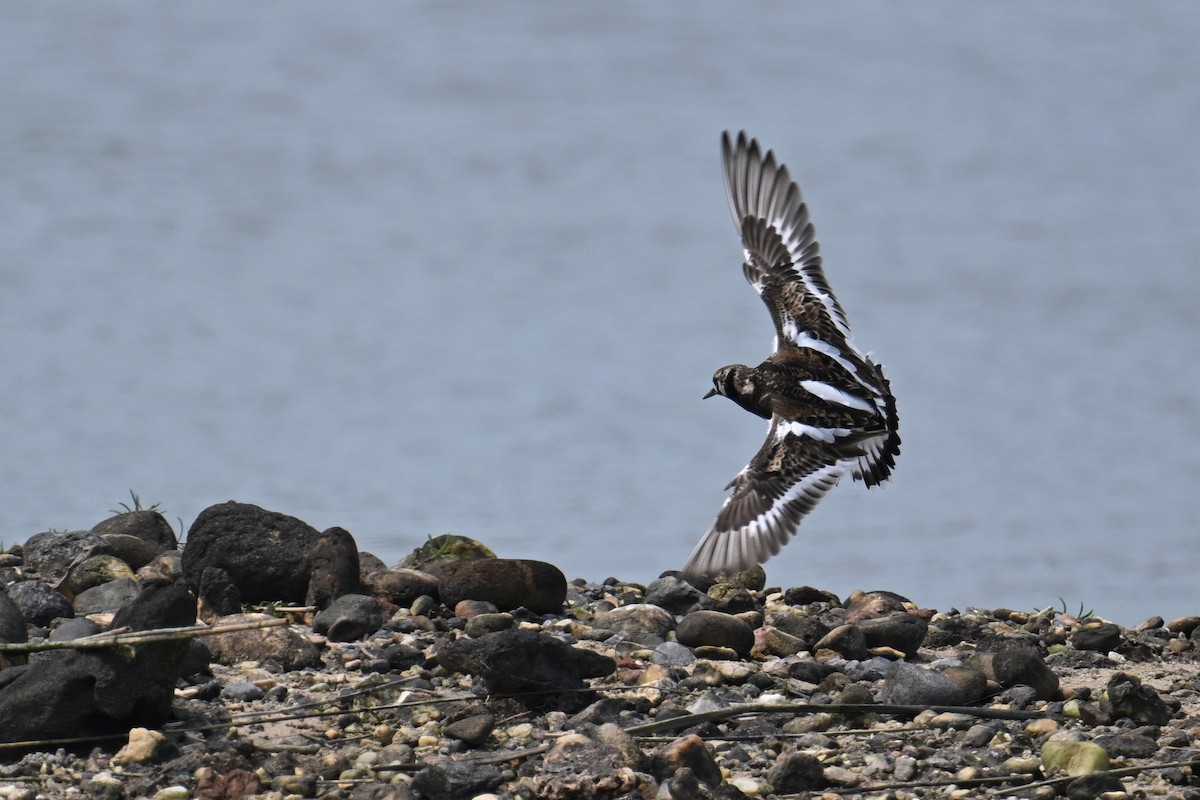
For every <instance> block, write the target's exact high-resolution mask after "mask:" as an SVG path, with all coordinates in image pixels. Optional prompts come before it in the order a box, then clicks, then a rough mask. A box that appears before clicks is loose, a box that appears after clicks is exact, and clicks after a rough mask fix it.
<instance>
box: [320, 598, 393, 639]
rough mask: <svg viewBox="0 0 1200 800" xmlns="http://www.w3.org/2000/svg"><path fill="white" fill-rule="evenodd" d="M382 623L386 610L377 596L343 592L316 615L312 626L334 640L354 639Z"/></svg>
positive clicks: (365, 634)
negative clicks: (383, 609)
mask: <svg viewBox="0 0 1200 800" xmlns="http://www.w3.org/2000/svg"><path fill="white" fill-rule="evenodd" d="M382 627H383V612H382V611H381V610H380V608H379V603H377V602H376V601H375V598H374V597H367V596H366V595H365V594H344V595H342V596H341V597H339V598H337V599H336V600H334V601H333V602H332V603H330V604H329V607H328V608H326V609H325V610H324V611H320V612H318V613H317V615H316V616H315V617H313V623H312V628H313V632H314V633H319V634H322V635H324V636H325V637H327V638H328V639H329V640H330V641H333V642H352V641H354V640H355V639H361V638H362V637H364V636H367V635H369V634H372V633H374V632H375V631H377V630H379V629H380V628H382Z"/></svg>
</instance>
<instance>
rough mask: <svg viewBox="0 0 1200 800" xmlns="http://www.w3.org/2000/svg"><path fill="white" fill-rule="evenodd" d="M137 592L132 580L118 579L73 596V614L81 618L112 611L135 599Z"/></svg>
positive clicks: (137, 589)
mask: <svg viewBox="0 0 1200 800" xmlns="http://www.w3.org/2000/svg"><path fill="white" fill-rule="evenodd" d="M138 591H139V587H138V584H137V582H136V581H135V580H133V579H132V578H120V579H118V580H115V581H109V582H108V583H102V584H100V585H99V586H93V587H92V588H90V589H86V590H84V591H82V592H80V593H79V594H77V595H76V596H75V602H74V604H73V605H74V608H75V613H76V614H77V615H80V616H83V615H85V614H99V613H102V612H105V611H112V610H113V609H115V608H120V607H121V606H123V605H125V604H126V603H128V602H129V601H131V600H133V598H135V597H137V595H138Z"/></svg>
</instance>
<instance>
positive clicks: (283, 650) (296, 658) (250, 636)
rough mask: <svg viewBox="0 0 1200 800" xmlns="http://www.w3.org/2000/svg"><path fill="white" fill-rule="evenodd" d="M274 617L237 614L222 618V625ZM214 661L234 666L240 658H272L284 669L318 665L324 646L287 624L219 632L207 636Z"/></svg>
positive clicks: (219, 621) (243, 659) (289, 669)
mask: <svg viewBox="0 0 1200 800" xmlns="http://www.w3.org/2000/svg"><path fill="white" fill-rule="evenodd" d="M267 619H272V617H270V616H269V615H267V614H234V615H231V616H228V617H221V618H220V619H219V620H217V621H216V624H219V625H234V624H238V623H243V622H255V621H259V620H267ZM206 643H207V645H208V649H209V651H210V652H211V653H212V658H213V660H214V661H216V662H218V663H221V664H225V665H227V666H232V665H234V664H237V663H238V662H241V661H260V662H264V663H265V662H268V661H272V662H274V663H276V664H278V665H279V666H280V667H281V668H282V669H283V670H284V671H291V670H295V669H304V668H305V667H317V666H320V664H321V649H320V648H319V647H317V645H315V644H313V643H312V642H311V641H309V639H308V637H307V636H305V635H303V634H301V633H300V632H299V631H297V630H294V629H292V628H290V627H287V626H282V627H273V628H257V629H251V630H245V631H233V632H230V633H219V634H216V635H214V636H208V637H206Z"/></svg>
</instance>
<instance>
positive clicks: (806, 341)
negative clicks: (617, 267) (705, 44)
mask: <svg viewBox="0 0 1200 800" xmlns="http://www.w3.org/2000/svg"><path fill="white" fill-rule="evenodd" d="M721 152H722V163H723V166H724V175H725V191H726V195H727V196H728V200H729V207H730V210H731V211H732V212H733V220H734V224H735V225H736V226H737V229H738V233H739V234H740V236H741V240H742V248H743V253H744V262H743V264H742V272H743V273H744V274H745V276H746V280H747V281H749V282H750V285H751V286H753V287H754V290H755V291H756V292H758V295H759V296H760V297H761V298H762V300H763V303H765V304H766V307H767V311H768V312H769V313H770V315H771V321H772V322H773V323H774V326H775V342H774V352H773V353H771V355H770V356H769V357H768V358H767V359H766V360H765V361H763V362H762V363H761V364H759V365H758V366H756V367H750V366H746V365H744V364H731V365H729V366H726V367H721V368H720V369H718V370H717V371H716V372H715V373H714V374H713V379H712V388H711V389H710V390H709V392H708V394H706V395H704V396H705V397H706V398H708V397H714V396H716V395H721V396H724V397H727V398H729V399H730V400H732V401H733V402H735V403H737V404H738V405H739V406H741V407H742V408H744V409H745V410H747V411H749V412H751V413H752V414H757V415H758V416H760V417H763V418H764V419H767V420H769V421H770V425H769V427H768V429H767V438H766V441H764V442H763V445H762V447H761V448H759V450H758V452H757V453H756V454H755V455H754V457H753V458H752V459H750V463H748V464H747V465H746V466H745V467H744V468H743V469H742V470H741V471H740V472H739V473H738V474H737V475H736V476H734V478H733V480H732V481H730V483H729V485H728V486H726V487H725V488H726V489H727V490H732V491H731V492H730V494H729V496H728V497H727V498H726V499H725V501H724V503H723V504H722V505H721V507H720V509H719V511H718V512H717V517H716V520H715V521H714V522H713V524H712V526H711V527H710V528H709V529H708V532H707V533H705V534H704V536H703V538H701V540H700V542H699V543H698V544H697V545H696V547H695V549H694V550H693V551H692V553H691V555H690V556H689V557H688V559H687V562H686V563H685V565H684V567H683V569H682V570H681V574H682V575H683V576H684V577H685V578H687V579H688V580H691V581H692V582H701V581H705V580H708V581H712V580H717V579H719V578H721V577H722V576H731V575H733V574H735V573H737V572H740V571H743V570H746V569H750V568H752V567H754V566H755V565H758V564H762V563H763V562H765V561H766V560H767V559H769V558H770V557H771V556H773V555H775V554H776V553H778V552H779V550H780V548H782V547H783V545H784V544H786V543H787V542H788V541H789V540H790V539H791V538H792V537H793V536H794V535H795V533H796V530H797V528H798V527H799V525H800V522H801V520H802V519H803V518H804V517H805V515H807V514H808V513H809V512H810V511H812V509H813V507H814V506H816V504H817V502H818V501H819V500H820V499H821V498H822V497H824V496H825V494H826V493H827V492H828V491H829V490H830V489H832V488H833V487H834V486H835V485H837V483H838V481H839V480H840V479H841V478H842V477H843V475H845V473H846V472H850V473H851V475H852V476H853V477H854V479H855V480H858V481H862V482H863V483H864V484H865V485H866V486H867V487H872V486H878V485H879V484H881V483H883V482H884V481H886V480H887V479H888V477H889V476H890V475H891V472H892V469H893V467H895V464H896V456H897V455H899V453H900V433H899V427H900V423H899V417H898V415H897V413H896V400H895V398H894V397H893V396H892V390H891V385H890V384H889V382H888V379H887V377H885V375H884V373H883V367H882V366H881V365H880V364H878V363H876V362H875V361H874V360H872V358H871V356H870V355H869V354H866V353H863V352H862V351H861V350H860V349H859V348H858V346H857V345H856V344H855V343H854V336H853V333H852V332H851V330H850V323H849V322H848V321H847V319H846V312H845V311H844V310H843V309H842V305H841V303H839V302H838V300H837V298H836V297H835V296H834V294H833V291H832V290H831V289H830V288H829V282H828V281H827V280H826V279H825V273H824V271H823V269H822V262H821V253H820V248H819V247H818V245H817V240H816V236H815V233H814V229H813V224H812V222H811V220H810V219H809V213H808V206H807V205H806V204H805V202H804V200H803V198H802V197H801V194H800V189H799V187H798V186H797V185H796V183H795V182H794V181H793V180H792V179H791V177H790V176H789V174H788V169H787V167H786V166H785V165H784V164H782V163H779V162H778V161H777V160H776V158H775V154H774V152H773V151H771V150H767V151H766V152H763V149H762V147H761V146H760V145H759V143H758V140H756V139H752V138H748V137H747V135H746V133H745V131H742V132H740V133H738V135H737V139H736V141H734V139H733V138H732V137H731V136H730V133H729V132H728V131H726V132H724V133H723V134H722V136H721Z"/></svg>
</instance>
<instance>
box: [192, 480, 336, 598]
mask: <svg viewBox="0 0 1200 800" xmlns="http://www.w3.org/2000/svg"><path fill="white" fill-rule="evenodd" d="M318 536H320V534H319V533H318V532H317V531H316V530H315V529H314V528H313V527H311V526H309V525H306V524H305V523H303V522H301V521H300V520H298V519H296V518H295V517H289V516H287V515H285V514H279V513H276V512H274V511H267V510H266V509H262V508H259V507H258V506H255V505H250V504H248V503H236V502H233V501H230V502H228V503H221V504H218V505H214V506H209V507H208V508H206V509H204V510H203V511H201V512H200V515H199V516H198V517H196V521H195V522H194V523H192V527H191V528H190V529H189V530H188V536H187V548H186V549H185V550H184V552H183V575H184V579H185V580H186V581H187V585H188V588H189V589H191V590H192V591H194V592H195V591H199V588H200V578H201V576H202V575H203V574H204V570H205V569H207V568H209V567H219V568H221V569H223V570H225V571H226V572H228V573H229V576H230V577H231V578H232V579H233V582H234V584H235V585H236V586H237V588H238V591H239V592H240V593H241V595H242V600H243V601H244V602H248V603H255V602H261V601H271V600H280V601H285V602H288V601H291V602H299V601H301V600H303V599H304V597H305V595H306V593H307V591H308V581H309V574H310V572H311V565H310V562H309V548H310V547H311V546H312V543H313V542H314V541H316V539H317V537H318Z"/></svg>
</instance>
